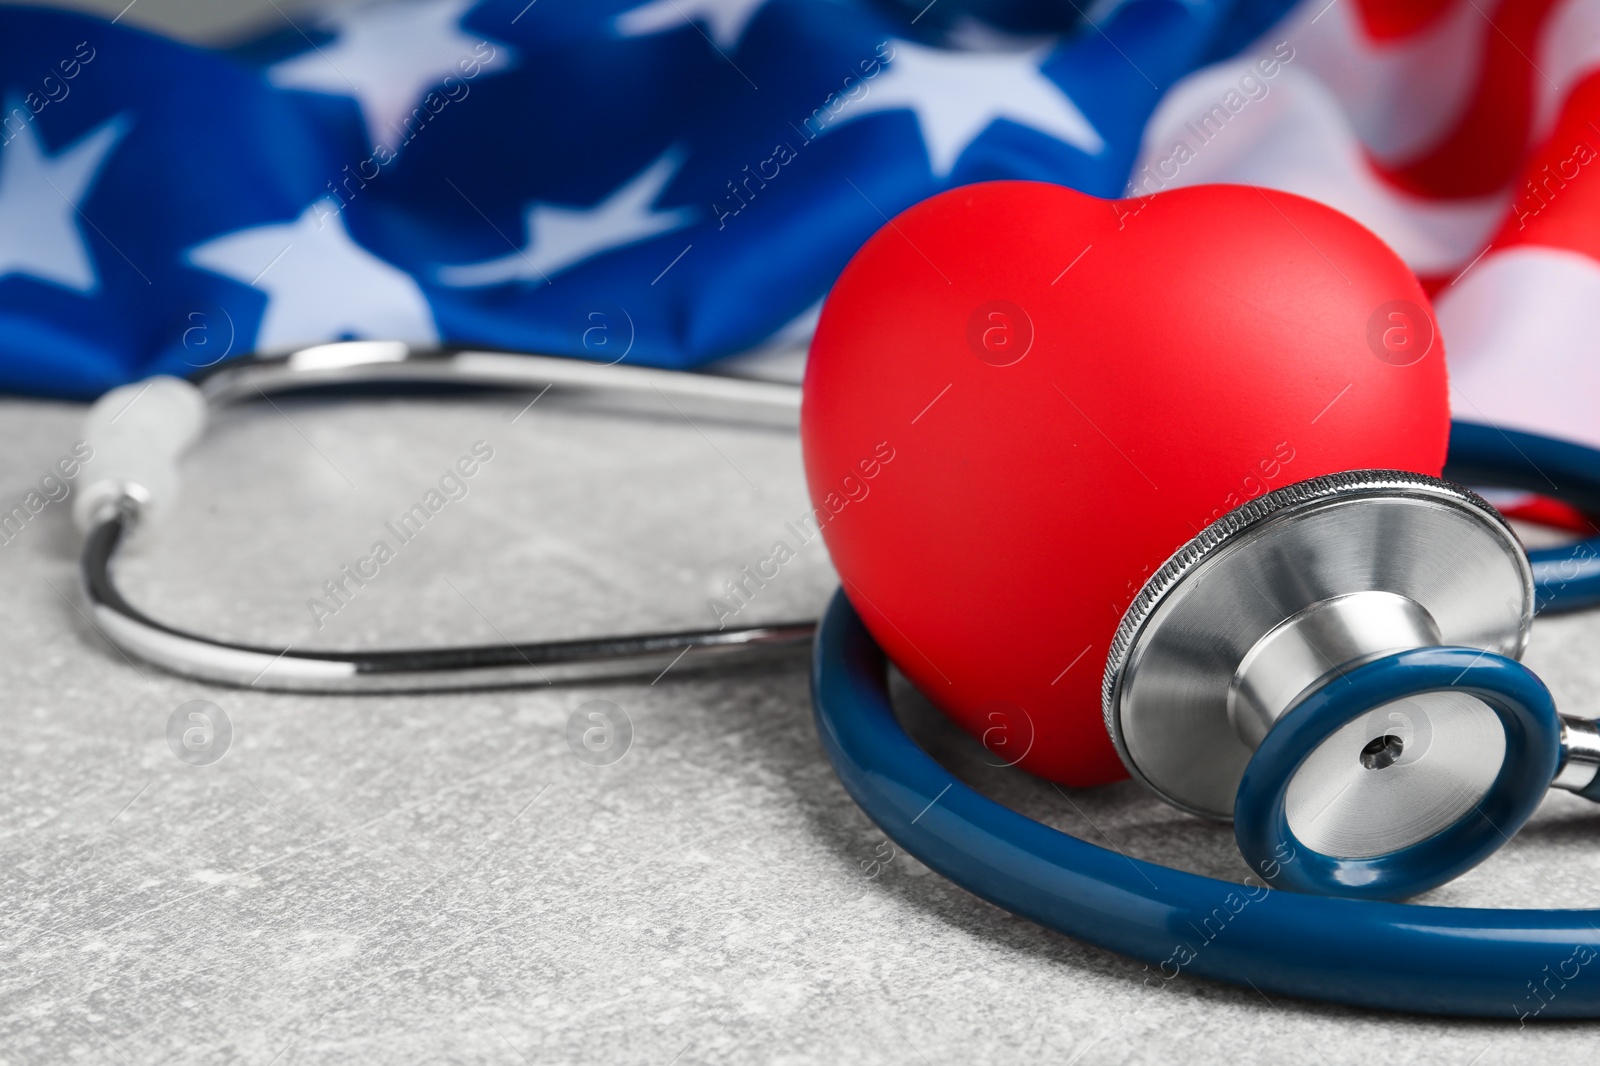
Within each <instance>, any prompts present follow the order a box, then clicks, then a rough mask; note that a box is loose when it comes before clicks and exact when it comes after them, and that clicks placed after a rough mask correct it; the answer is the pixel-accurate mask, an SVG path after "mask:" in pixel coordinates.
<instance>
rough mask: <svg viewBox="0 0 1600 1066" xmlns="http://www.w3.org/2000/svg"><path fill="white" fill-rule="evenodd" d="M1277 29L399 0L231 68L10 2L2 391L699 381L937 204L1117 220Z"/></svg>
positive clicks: (1, 172)
mask: <svg viewBox="0 0 1600 1066" xmlns="http://www.w3.org/2000/svg"><path fill="white" fill-rule="evenodd" d="M1353 5H1354V0H1346V3H1345V5H1344V6H1345V7H1346V8H1350V7H1352V6H1353ZM1287 7H1288V4H1287V3H1286V2H1280V0H1183V2H1179V0H1125V2H1122V3H1116V2H1112V3H1098V4H1095V5H1092V6H1089V8H1088V11H1087V14H1084V13H1082V12H1080V11H1079V9H1078V8H1077V7H1076V6H1074V5H1073V4H1072V3H1070V2H1068V3H1066V4H1058V3H1046V2H1031V0H989V2H987V3H974V2H968V3H963V2H961V0H943V2H940V3H926V2H925V0H924V2H923V3H918V4H916V5H914V6H900V7H896V6H891V5H888V4H884V3H878V4H874V3H869V2H867V0H542V2H532V0H484V2H482V3H477V4H474V3H472V2H471V0H395V2H390V3H379V4H374V5H370V6H366V7H359V8H354V9H346V10H341V11H337V12H334V13H330V14H329V15H328V16H327V17H326V18H325V19H324V20H322V21H316V22H313V21H310V20H306V21H304V23H303V24H300V25H297V24H293V23H290V22H288V21H287V19H286V22H285V26H284V29H283V31H282V32H281V33H274V34H272V35H270V36H269V37H266V38H263V39H261V40H258V41H254V42H251V43H250V44H249V45H248V46H246V47H242V48H239V49H235V50H233V51H231V52H228V53H222V52H216V51H206V50H201V49H196V48H192V47H188V46H185V45H181V44H178V43H175V42H173V41H169V40H165V39H163V38H160V37H157V36H154V35H150V34H146V33H143V32H140V31H137V30H132V29H129V28H127V27H126V26H123V25H114V24H111V23H107V22H102V21H95V20H90V19H86V18H82V17H79V16H74V15H65V14H58V13H49V12H44V11H36V10H28V9H19V8H9V7H8V8H3V9H0V102H3V106H4V114H3V116H0V388H5V389H9V390H13V391H22V392H28V393H35V394H40V395H53V396H66V397H90V396H93V395H95V394H97V393H99V392H101V391H103V390H105V389H107V388H109V387H111V386H114V385H117V384H120V383H122V382H125V381H128V380H131V379H136V378H138V377H142V376H144V375H147V374H151V373H157V372H166V373H179V374H182V373H188V372H191V371H192V370H193V369H195V368H196V367H199V366H205V365H210V364H212V363H215V362H217V361H219V360H221V359H223V358H226V357H228V356H230V355H237V354H240V353H242V352H247V351H251V350H273V349H282V348H286V347H290V346H294V345H302V344H307V343H315V342H320V341H327V340H337V339H341V338H365V337H373V338H393V339H402V340H407V341H414V342H422V343H433V342H445V343H465V344H479V345H490V346H495V347H504V348H512V349H520V350H530V351H540V352H548V353H557V354H566V355H581V356H587V357H591V358H593V357H601V358H604V359H606V361H612V360H614V359H617V358H618V357H619V356H621V357H625V358H626V359H627V360H628V361H630V362H638V363H647V364H654V365H661V366H688V365H693V364H697V363H701V362H704V361H707V360H709V359H713V358H717V357H720V356H724V355H727V354H729V353H734V352H738V351H740V350H743V349H746V348H748V347H750V346H752V345H755V344H757V343H759V342H761V341H762V340H764V339H765V338H768V337H770V336H772V335H773V334H774V333H775V332H777V331H779V330H780V329H782V328H783V327H784V326H785V324H786V323H791V322H795V321H796V320H797V319H798V323H799V325H798V327H797V328H798V329H800V330H802V331H803V330H804V328H805V321H806V320H805V318H804V316H805V314H806V312H807V311H808V309H813V308H814V307H815V305H816V304H817V303H818V301H819V300H820V299H821V297H822V296H823V294H824V293H825V292H826V290H827V288H828V286H829V284H830V283H831V282H832V280H833V278H834V277H835V276H836V275H837V273H838V271H839V270H840V269H841V268H842V267H843V265H844V263H845V262H846V261H847V260H848V258H849V257H850V255H851V253H852V252H853V251H854V250H855V249H856V247H858V246H859V245H860V243H861V242H862V241H863V240H865V239H866V237H867V236H869V235H870V234H871V233H872V232H873V231H874V230H876V229H877V228H878V227H879V226H881V225H882V224H883V223H884V221H885V219H886V218H889V217H892V216H893V215H894V214H895V213H896V212H898V211H901V210H903V209H904V208H906V207H908V206H910V205H911V204H913V203H915V202H916V201H918V200H920V199H922V198H924V197H926V196H929V195H931V194H933V193H936V192H938V191H940V190H942V189H946V188H950V187H953V186H956V185H961V184H965V183H968V182H974V181H982V180H986V179H993V178H1031V179H1040V180H1048V181H1055V182H1061V183H1065V184H1067V185H1071V186H1073V187H1076V188H1079V189H1082V190H1085V191H1087V192H1090V193H1095V194H1098V195H1102V196H1115V195H1117V194H1119V193H1120V192H1121V191H1122V189H1123V187H1124V185H1125V183H1126V182H1127V180H1128V175H1129V173H1130V171H1131V170H1132V168H1133V164H1134V160H1135V157H1136V156H1137V155H1138V153H1139V150H1140V144H1141V137H1142V136H1143V134H1144V132H1145V124H1146V121H1147V119H1148V118H1149V116H1150V113H1151V111H1152V110H1153V109H1154V108H1155V106H1156V104H1157V102H1158V101H1159V100H1160V99H1161V96H1162V93H1163V92H1164V91H1165V90H1166V89H1168V88H1169V87H1170V86H1172V85H1173V84H1174V83H1175V82H1177V81H1178V80H1179V79H1180V78H1182V77H1183V76H1185V75H1187V74H1189V73H1191V72H1192V71H1194V70H1196V69H1197V68H1199V67H1201V66H1203V65H1206V64H1209V63H1213V62H1215V61H1217V60H1220V59H1224V58H1226V57H1227V56H1229V55H1232V54H1233V53H1235V52H1236V51H1237V50H1238V49H1239V48H1241V47H1242V46H1244V45H1245V44H1247V43H1249V42H1250V41H1252V40H1254V39H1256V38H1257V37H1258V36H1259V35H1260V34H1261V33H1262V32H1264V31H1265V29H1266V28H1267V27H1268V26H1270V25H1271V24H1272V23H1273V22H1274V21H1275V20H1276V19H1277V18H1278V17H1279V16H1280V15H1281V14H1282V12H1283V11H1284V10H1285V9H1287ZM980 16H983V17H980Z"/></svg>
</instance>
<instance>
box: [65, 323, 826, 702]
mask: <svg viewBox="0 0 1600 1066" xmlns="http://www.w3.org/2000/svg"><path fill="white" fill-rule="evenodd" d="M397 385H422V386H429V387H434V388H437V387H441V386H447V387H466V388H480V389H505V390H521V391H530V392H536V393H539V394H540V395H542V394H543V391H544V390H547V389H550V388H571V389H578V390H603V391H606V392H610V393H620V394H633V395H639V396H647V397H648V396H655V397H659V398H661V399H664V400H666V401H667V402H668V403H669V404H672V405H674V406H676V405H677V404H678V403H685V402H687V403H693V404H695V405H697V407H698V408H700V409H704V408H705V406H706V405H708V404H709V405H711V406H712V407H713V408H716V409H725V410H728V411H730V412H731V413H736V414H740V415H743V416H745V417H751V416H755V417H760V418H764V419H769V420H770V419H777V420H780V421H782V422H785V423H788V424H791V425H792V424H793V423H794V422H795V420H796V419H797V417H798V413H799V408H800V389H799V387H798V386H796V385H787V384H781V383H775V382H767V381H756V380H747V379H740V378H732V377H720V376H714V375H710V374H700V373H683V372H679V371H671V370H656V369H651V368H644V367H633V366H622V365H603V364H595V363H587V362H583V361H581V360H576V359H565V358H557V357H551V356H539V355H527V354H521V353H516V354H513V353H505V352H492V351H480V350H466V349H444V350H440V349H423V348H418V347H413V346H411V345H407V344H402V343H399V342H389V341H381V342H380V341H347V342H340V343H334V344H325V345H317V346H314V347H309V348H303V349H300V350H297V351H293V352H288V353H284V354H281V355H272V356H261V355H256V356H248V357H244V358H240V359H235V360H231V361H229V362H228V363H226V364H222V365H220V366H218V367H215V368H212V369H209V370H207V371H202V372H201V373H200V374H197V375H195V376H194V377H193V378H192V379H190V380H189V381H184V380H182V379H179V378H175V377H158V378H151V379H148V380H146V381H142V382H136V383H134V384H131V385H125V386H122V387H120V388H118V389H113V390H112V391H111V392H109V393H107V394H106V395H105V396H103V397H101V399H100V400H99V401H97V402H96V403H95V404H94V406H93V407H92V408H91V411H90V414H89V417H88V421H87V428H86V435H87V438H88V440H89V441H90V443H91V444H92V445H93V446H94V448H95V453H94V455H95V458H94V462H93V474H92V476H88V477H86V478H85V482H84V484H83V486H82V491H81V492H80V494H79V496H78V500H77V503H76V504H75V507H74V518H75V520H76V521H77V523H78V525H79V527H80V528H81V529H82V530H83V531H84V543H83V552H82V556H81V563H82V583H83V592H84V597H85V600H86V602H87V605H88V616H89V618H90V620H91V621H92V622H93V624H94V626H95V627H96V628H97V629H98V630H99V631H100V632H101V634H102V635H103V636H105V637H106V639H107V640H109V641H110V642H111V643H112V644H113V645H115V646H116V647H118V648H119V649H120V650H122V651H124V652H126V653H127V654H128V655H130V656H132V657H134V658H137V659H141V660H143V661H145V662H148V663H151V664H153V665H155V666H158V667H160V668H162V669H165V670H168V671H171V672H172V673H175V674H179V675H182V676H185V677H193V678H197V679H200V680H204V681H211V682H216V683H219V684H224V685H236V686H242V687H254V688H260V689H270V690H278V691H296V692H422V691H443V690H459V689H473V688H502V687H514V686H531V685H542V684H549V683H554V682H572V681H581V680H595V679H600V678H607V677H617V676H637V675H641V674H644V675H648V674H650V673H655V672H657V671H660V670H662V669H663V668H665V667H666V666H668V665H669V664H673V663H677V662H679V661H682V662H684V663H690V664H698V663H704V662H707V661H713V660H714V661H717V662H726V661H728V660H729V659H732V658H750V657H756V656H770V655H772V654H775V653H782V652H786V651H793V650H795V649H804V648H806V647H808V646H809V645H810V642H811V637H812V634H813V633H814V632H815V630H816V622H815V621H810V620H808V621H801V622H786V623H776V624H772V625H762V626H745V627H739V628H726V629H697V630H678V631H670V632H651V633H637V634H627V635H620V636H605V637H596V638H588V639H578V640H556V641H538V642H528V643H502V644H495V645H463V646H445V647H430V648H397V649H373V650H350V651H342V650H333V651H317V650H303V649H299V648H295V647H294V646H292V645H290V646H285V647H268V646H263V645H251V644H240V643H235V642H232V641H226V640H216V639H213V638H211V637H207V636H202V635H201V634H199V633H195V632H192V631H188V630H183V629H179V628H177V627H175V626H171V625H168V624H166V623H164V622H160V621H157V620H155V619H153V618H151V617H149V616H148V615H146V614H145V613H143V612H142V611H140V610H139V609H138V608H136V607H134V606H133V605H132V604H130V603H129V602H128V600H127V599H126V598H125V597H124V596H123V595H122V593H121V592H120V591H119V590H118V588H117V586H116V583H115V581H114V579H113V568H114V564H115V561H116V557H117V552H118V549H119V548H120V547H121V546H122V544H123V543H124V541H125V539H126V538H127V537H128V535H129V534H130V533H132V531H133V530H134V529H135V528H136V527H137V526H139V525H140V524H141V523H144V522H146V521H149V520H151V519H153V518H154V517H156V516H157V515H158V514H159V512H160V511H161V510H162V509H164V507H165V505H166V504H167V503H168V502H169V500H170V498H171V497H172V495H173V494H174V493H175V491H176V489H177V484H178V474H177V464H178V461H179V459H180V457H181V455H182V453H183V452H184V451H185V450H186V449H187V448H188V447H189V446H190V445H191V444H193V442H194V441H195V440H196V439H197V438H198V437H199V435H200V433H201V431H202V430H203V428H204V425H205V422H206V421H207V419H208V418H210V417H214V416H215V415H216V414H217V413H218V412H219V411H220V410H221V409H222V408H224V407H228V406H230V405H233V404H235V403H239V402H243V401H248V400H252V399H258V398H262V397H265V396H268V395H271V394H274V393H282V392H289V391H301V390H306V389H349V388H361V387H367V388H372V387H393V386H397Z"/></svg>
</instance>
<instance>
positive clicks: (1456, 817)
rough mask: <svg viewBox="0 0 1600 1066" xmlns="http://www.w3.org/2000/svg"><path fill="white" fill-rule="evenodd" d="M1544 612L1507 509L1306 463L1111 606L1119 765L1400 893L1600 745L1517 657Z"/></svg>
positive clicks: (1506, 821) (1323, 882) (1400, 475)
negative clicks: (1297, 475)
mask: <svg viewBox="0 0 1600 1066" xmlns="http://www.w3.org/2000/svg"><path fill="white" fill-rule="evenodd" d="M1533 613H1534V584H1533V575H1532V572H1531V570H1530V568H1529V563H1528V558H1527V556H1526V554H1525V553H1524V551H1523V549H1522V547H1521V545H1520V544H1519V543H1518V541H1517V538H1516V536H1515V534H1514V533H1513V532H1512V531H1511V529H1510V527H1509V526H1507V524H1506V523H1505V521H1504V519H1502V518H1501V517H1500V515H1499V514H1498V513H1497V512H1496V511H1495V510H1494V509H1493V508H1492V507H1491V506H1490V505H1489V504H1488V503H1486V502H1484V501H1483V500H1482V499H1480V498H1479V497H1478V496H1476V495H1475V494H1473V493H1472V492H1470V491H1468V490H1466V489H1464V488H1461V487H1460V486H1458V485H1454V484H1451V483H1450V482H1447V481H1442V480H1439V479H1437V478H1431V477H1426V476H1423V475H1419V474H1412V473H1405V472H1400V471H1388V470H1368V471H1354V472H1350V473H1342V474H1333V475H1329V476H1326V477H1319V478H1313V479H1311V480H1308V481H1303V482H1299V483H1297V484H1294V485H1289V486H1286V487H1284V488H1282V489H1279V490H1277V491H1275V492H1272V493H1269V494H1267V495H1265V496H1262V497H1260V498H1259V499H1256V500H1254V501H1251V502H1250V503H1248V504H1246V505H1244V506H1243V507H1240V508H1238V509H1237V510H1235V511H1232V512H1230V513H1229V514H1227V515H1224V516H1223V517H1222V518H1221V519H1219V520H1218V521H1216V522H1215V523H1213V524H1212V525H1211V526H1209V527H1208V528H1206V529H1205V530H1203V531H1201V533H1200V534H1199V535H1198V536H1196V537H1195V538H1194V539H1193V540H1191V541H1189V543H1187V544H1185V545H1184V546H1183V547H1182V548H1180V549H1179V550H1178V551H1177V552H1176V553H1175V554H1173V556H1172V557H1171V558H1170V559H1168V560H1167V562H1166V564H1165V565H1164V566H1162V567H1161V569H1160V570H1159V571H1157V573H1156V574H1155V575H1154V576H1153V577H1152V578H1151V579H1150V580H1149V581H1148V582H1147V583H1146V584H1145V586H1144V588H1143V589H1142V590H1141V591H1140V593H1139V595H1138V596H1137V597H1135V599H1134V602H1133V604H1132V606H1131V607H1129V609H1128V610H1127V612H1126V614H1125V615H1124V616H1123V619H1122V623H1121V625H1120V627H1119V628H1118V630H1117V633H1116V637H1115V639H1114V640H1113V643H1112V648H1111V654H1110V656H1109V658H1108V662H1107V666H1106V673H1105V681H1104V688H1103V704H1102V706H1103V711H1104V714H1105V722H1106V729H1107V730H1108V731H1109V732H1110V734H1111V738H1112V740H1113V742H1114V743H1115V745H1116V748H1117V752H1118V754H1120V755H1121V757H1122V760H1123V762H1124V764H1125V765H1126V766H1127V768H1128V770H1129V772H1130V773H1131V774H1132V775H1133V776H1134V777H1135V778H1137V779H1139V780H1140V781H1142V782H1144V783H1145V784H1146V785H1147V786H1149V787H1150V788H1151V789H1153V790H1154V791H1155V792H1156V793H1157V794H1158V795H1160V796H1161V797H1162V798H1163V799H1165V800H1167V801H1168V802H1169V803H1172V804H1173V805H1175V806H1177V807H1181V808H1183V809H1184V810H1188V811H1192V812H1194V813H1197V814H1201V815H1206V816H1210V817H1213V818H1220V819H1230V818H1231V819H1232V820H1233V822H1234V826H1235V836H1236V837H1237V839H1238V841H1239V846H1240V850H1241V851H1242V852H1243V853H1244V856H1245V858H1246V860H1247V861H1249V863H1250V865H1251V866H1252V868H1253V869H1254V870H1255V871H1256V872H1257V873H1258V874H1259V875H1260V876H1262V877H1263V878H1265V879H1266V880H1267V881H1268V882H1269V883H1271V884H1273V885H1275V886H1276V887H1280V888H1290V889H1299V890H1302V891H1313V892H1325V893H1332V894H1338V895H1349V896H1361V897H1367V898H1402V897H1405V896H1409V895H1413V894H1415V893H1417V892H1421V891H1425V890H1427V889H1429V888H1432V887H1434V886H1436V885H1439V884H1441V883H1443V882H1445V881H1447V880H1449V879H1450V878H1452V877H1455V876H1457V875H1458V874H1460V873H1462V872H1463V871H1464V870H1466V869H1468V868H1470V867H1472V866H1474V865H1476V864H1477V863H1478V862H1480V861H1482V860H1483V859H1484V858H1485V857H1487V856H1488V855H1489V854H1490V853H1491V852H1492V851H1494V850H1495V849H1496V848H1498V847H1499V846H1500V845H1501V844H1503V843H1504V842H1505V841H1506V840H1508V839H1509V838H1510V836H1511V835H1512V834H1514V833H1515V832H1516V831H1517V829H1518V828H1520V827H1521V825H1522V824H1523V822H1524V821H1526V820H1527V818H1528V816H1529V815H1531V814H1532V813H1533V810H1534V809H1535V808H1536V807H1537V806H1538V804H1539V802H1540V800H1541V798H1542V797H1543V795H1544V794H1545V792H1546V791H1547V790H1548V789H1549V788H1550V787H1551V785H1552V784H1554V785H1556V786H1558V787H1563V788H1568V789H1570V790H1572V791H1578V792H1582V791H1584V790H1585V789H1588V788H1590V787H1591V786H1592V785H1594V784H1595V777H1596V771H1597V769H1600V743H1597V741H1600V737H1597V736H1596V735H1595V729H1594V725H1593V723H1591V722H1588V721H1586V720H1582V719H1568V720H1565V721H1564V720H1563V719H1562V717H1561V716H1559V715H1557V713H1556V710H1555V706H1554V704H1553V702H1552V701H1551V698H1550V695H1549V692H1548V691H1547V690H1546V689H1545V687H1544V685H1543V684H1542V683H1541V682H1540V681H1539V680H1538V678H1537V677H1535V676H1534V675H1533V673H1532V672H1531V671H1529V670H1528V669H1527V668H1526V667H1524V666H1522V665H1521V664H1520V663H1519V662H1517V659H1519V658H1520V657H1521V655H1522V652H1523V650H1524V648H1525V647H1526V646H1527V640H1528V632H1529V628H1530V626H1531V623H1532V619H1533Z"/></svg>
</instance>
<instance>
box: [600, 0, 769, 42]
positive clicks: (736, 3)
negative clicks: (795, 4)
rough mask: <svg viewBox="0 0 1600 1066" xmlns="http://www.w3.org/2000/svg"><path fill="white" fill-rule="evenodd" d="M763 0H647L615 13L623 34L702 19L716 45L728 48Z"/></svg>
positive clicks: (643, 34)
mask: <svg viewBox="0 0 1600 1066" xmlns="http://www.w3.org/2000/svg"><path fill="white" fill-rule="evenodd" d="M766 2H767V0H651V2H650V3H648V4H641V5H640V6H639V7H636V8H633V9H631V10H628V11H624V12H623V13H622V14H620V15H618V16H617V19H616V23H615V25H616V27H617V32H618V33H619V34H621V35H622V36H624V37H648V36H650V35H652V34H657V33H666V32H667V31H669V30H675V29H677V28H678V27H680V26H682V25H684V24H685V23H695V22H704V23H705V24H706V25H707V26H708V27H710V29H711V40H712V43H714V44H715V45H716V46H717V47H718V48H732V47H734V46H736V45H737V44H738V43H739V39H740V38H741V37H743V36H744V31H745V29H746V28H747V27H749V25H750V20H751V19H752V18H753V17H755V13H756V12H757V11H758V10H760V9H761V7H762V6H763V5H765V4H766Z"/></svg>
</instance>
